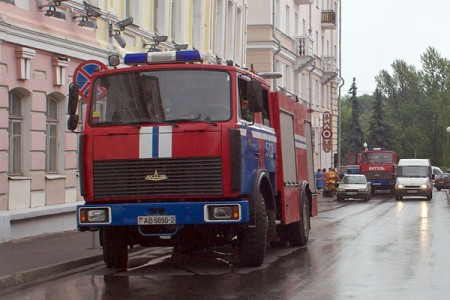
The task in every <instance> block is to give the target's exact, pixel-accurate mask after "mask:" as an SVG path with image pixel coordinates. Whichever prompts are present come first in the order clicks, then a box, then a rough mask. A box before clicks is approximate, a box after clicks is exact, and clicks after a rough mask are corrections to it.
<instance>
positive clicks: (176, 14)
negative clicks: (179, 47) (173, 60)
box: [170, 0, 183, 43]
mask: <svg viewBox="0 0 450 300" xmlns="http://www.w3.org/2000/svg"><path fill="white" fill-rule="evenodd" d="M181 6H182V1H180V0H172V18H171V22H172V25H171V31H170V35H171V37H172V40H174V41H176V42H179V43H182V39H183V37H182V36H181V35H182V34H181V26H182V14H181V10H182V7H181Z"/></svg>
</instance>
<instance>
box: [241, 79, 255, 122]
mask: <svg viewBox="0 0 450 300" xmlns="http://www.w3.org/2000/svg"><path fill="white" fill-rule="evenodd" d="M238 85H239V103H240V113H241V119H243V120H245V121H248V122H253V121H254V120H255V113H254V112H252V111H251V110H250V106H249V102H248V99H247V88H249V85H250V82H249V81H246V80H244V79H240V78H239V80H238Z"/></svg>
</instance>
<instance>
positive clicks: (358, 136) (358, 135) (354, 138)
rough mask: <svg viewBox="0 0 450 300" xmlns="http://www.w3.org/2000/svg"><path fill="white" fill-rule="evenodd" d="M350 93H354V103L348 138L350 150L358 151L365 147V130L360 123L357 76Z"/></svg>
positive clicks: (352, 103)
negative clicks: (363, 130)
mask: <svg viewBox="0 0 450 300" xmlns="http://www.w3.org/2000/svg"><path fill="white" fill-rule="evenodd" d="M349 93H350V94H351V95H352V97H351V98H350V101H351V105H352V114H351V117H350V120H349V127H350V132H349V139H348V152H351V153H358V152H360V151H361V150H362V147H363V143H364V142H363V132H362V129H361V126H360V123H359V116H360V108H359V102H358V98H357V97H356V95H357V87H356V78H353V83H352V86H351V87H350V90H349Z"/></svg>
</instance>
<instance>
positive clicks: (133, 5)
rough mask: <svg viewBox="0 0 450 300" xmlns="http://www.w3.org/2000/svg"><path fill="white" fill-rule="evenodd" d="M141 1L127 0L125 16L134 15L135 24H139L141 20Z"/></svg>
mask: <svg viewBox="0 0 450 300" xmlns="http://www.w3.org/2000/svg"><path fill="white" fill-rule="evenodd" d="M139 6H140V1H134V0H125V7H124V15H125V18H128V17H133V24H134V25H139V24H140V23H141V22H140V14H139V12H140V7H139Z"/></svg>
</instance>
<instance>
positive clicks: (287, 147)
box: [280, 110, 300, 224]
mask: <svg viewBox="0 0 450 300" xmlns="http://www.w3.org/2000/svg"><path fill="white" fill-rule="evenodd" d="M280 133H281V141H280V142H281V155H282V164H283V179H284V182H283V184H284V185H283V187H282V198H283V199H282V201H281V203H282V207H283V210H284V216H285V220H284V221H285V224H289V223H292V222H296V221H298V220H300V206H299V202H300V201H299V199H300V195H299V182H298V180H297V161H296V150H295V132H294V115H293V114H292V113H291V112H288V111H285V110H280Z"/></svg>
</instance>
